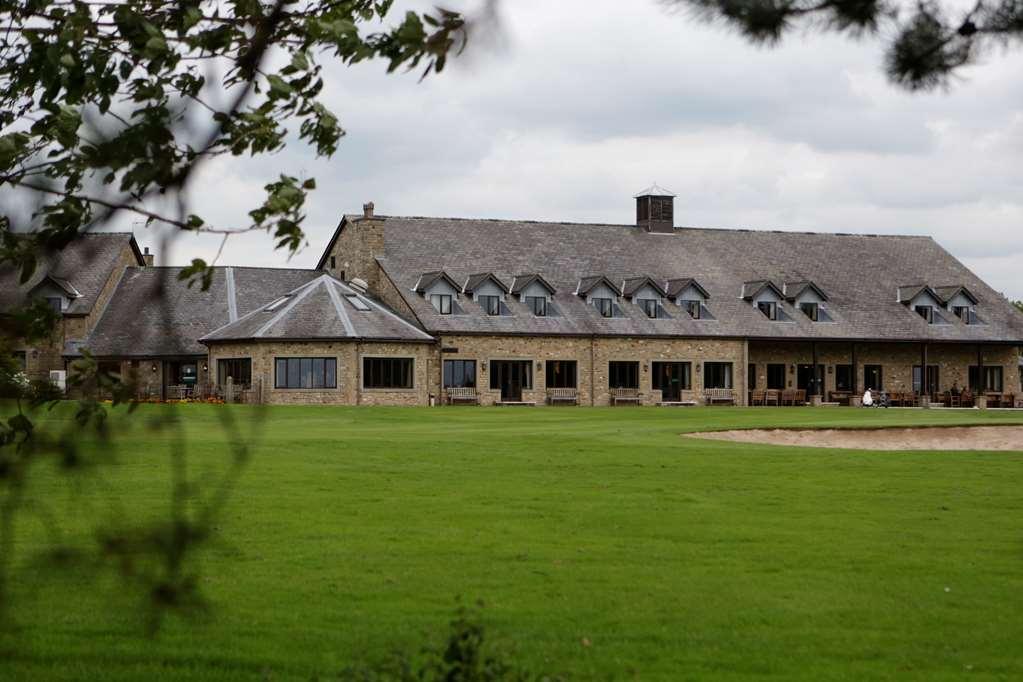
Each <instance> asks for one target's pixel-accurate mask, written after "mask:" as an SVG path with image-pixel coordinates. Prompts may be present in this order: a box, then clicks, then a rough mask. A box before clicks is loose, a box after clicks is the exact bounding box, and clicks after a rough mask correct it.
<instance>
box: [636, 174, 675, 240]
mask: <svg viewBox="0 0 1023 682" xmlns="http://www.w3.org/2000/svg"><path fill="white" fill-rule="evenodd" d="M636 227H638V228H640V229H643V230H646V231H647V232H661V233H664V234H671V233H673V232H674V231H675V194H674V193H673V192H670V191H668V190H666V189H664V188H663V187H659V186H658V185H657V183H656V182H655V183H654V184H653V185H651V186H650V187H647V188H646V189H645V190H643V191H642V192H640V193H639V194H637V195H636Z"/></svg>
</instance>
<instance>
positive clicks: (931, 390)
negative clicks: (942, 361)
mask: <svg viewBox="0 0 1023 682" xmlns="http://www.w3.org/2000/svg"><path fill="white" fill-rule="evenodd" d="M920 374H921V372H920V365H916V366H914V367H913V390H914V391H916V392H917V393H925V394H926V395H931V396H933V395H936V394H937V393H938V366H937V365H927V390H926V391H924V390H922V389H921V383H920V379H921V377H920Z"/></svg>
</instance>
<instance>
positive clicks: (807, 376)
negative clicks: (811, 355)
mask: <svg viewBox="0 0 1023 682" xmlns="http://www.w3.org/2000/svg"><path fill="white" fill-rule="evenodd" d="M796 388H798V389H800V390H803V391H806V393H807V395H813V390H812V389H813V365H800V366H799V367H798V368H797V370H796ZM823 393H824V365H817V395H822V394H823Z"/></svg>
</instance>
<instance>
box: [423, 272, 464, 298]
mask: <svg viewBox="0 0 1023 682" xmlns="http://www.w3.org/2000/svg"><path fill="white" fill-rule="evenodd" d="M437 282H446V283H447V284H448V285H450V286H451V288H452V289H454V290H455V291H461V290H462V287H460V286H458V282H456V281H455V280H454V279H452V278H451V275H449V274H448V273H446V272H444V271H443V270H434V271H433V272H424V273H423V274H422V275H420V276H419V280H418V281H417V282H416V284H415V286H413V287H412V290H413V291H415V292H416V293H417V294H425V293H426V292H427V290H428V289H429V288H430V287H432V286H433V285H434V284H436V283H437Z"/></svg>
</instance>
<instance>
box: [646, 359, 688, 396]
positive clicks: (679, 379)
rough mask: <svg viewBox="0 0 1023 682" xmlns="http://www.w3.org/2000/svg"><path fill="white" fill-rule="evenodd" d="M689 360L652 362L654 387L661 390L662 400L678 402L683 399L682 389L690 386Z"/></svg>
mask: <svg viewBox="0 0 1023 682" xmlns="http://www.w3.org/2000/svg"><path fill="white" fill-rule="evenodd" d="M689 367H690V365H689V363H688V362H654V363H652V370H653V377H652V382H651V383H652V388H653V389H654V390H655V391H656V390H658V389H659V390H660V391H661V400H662V401H663V402H666V403H677V402H680V401H681V400H682V391H684V390H688V389H689V387H690V376H689Z"/></svg>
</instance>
